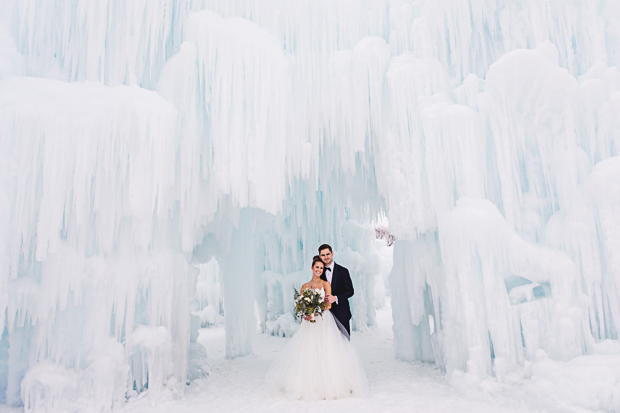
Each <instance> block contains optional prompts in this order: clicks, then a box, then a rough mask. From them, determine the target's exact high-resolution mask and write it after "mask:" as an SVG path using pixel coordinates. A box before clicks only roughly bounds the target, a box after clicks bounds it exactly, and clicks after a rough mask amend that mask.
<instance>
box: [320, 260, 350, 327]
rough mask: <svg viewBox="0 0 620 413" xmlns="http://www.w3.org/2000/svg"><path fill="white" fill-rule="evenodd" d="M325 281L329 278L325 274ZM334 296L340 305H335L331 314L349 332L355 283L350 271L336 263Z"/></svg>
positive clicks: (333, 286)
mask: <svg viewBox="0 0 620 413" xmlns="http://www.w3.org/2000/svg"><path fill="white" fill-rule="evenodd" d="M323 277H325V278H324V280H325V281H327V276H326V275H325V274H323ZM331 286H332V295H334V296H336V297H338V304H336V303H333V304H332V308H331V312H332V314H333V316H334V317H336V318H337V319H338V321H340V323H341V324H342V325H343V326H345V328H346V329H347V331H348V330H349V320H351V307H349V298H351V297H352V296H353V293H354V291H353V282H352V281H351V276H350V275H349V270H347V269H346V268H344V267H343V266H342V265H338V264H337V263H334V274H333V275H332V284H331Z"/></svg>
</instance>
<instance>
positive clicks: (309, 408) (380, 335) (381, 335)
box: [124, 307, 581, 413]
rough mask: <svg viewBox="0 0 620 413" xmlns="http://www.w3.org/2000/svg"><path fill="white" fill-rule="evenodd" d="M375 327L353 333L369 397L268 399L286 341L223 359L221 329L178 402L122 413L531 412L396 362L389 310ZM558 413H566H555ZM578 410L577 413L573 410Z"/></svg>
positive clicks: (267, 341) (133, 406)
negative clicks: (203, 369) (268, 375)
mask: <svg viewBox="0 0 620 413" xmlns="http://www.w3.org/2000/svg"><path fill="white" fill-rule="evenodd" d="M378 321H379V327H378V328H377V329H374V330H370V331H367V332H364V333H354V334H353V338H352V342H353V343H354V345H355V347H356V348H357V350H358V351H359V353H360V355H361V356H362V358H363V360H364V365H365V368H366V371H367V373H368V376H369V379H370V383H371V390H370V394H369V395H368V397H367V398H349V399H345V400H336V401H320V402H314V403H305V402H302V401H298V400H291V399H286V398H284V397H281V396H278V395H273V394H269V393H268V392H267V391H266V390H265V386H264V383H263V378H264V375H265V372H266V371H267V369H268V367H269V365H270V363H271V362H272V360H273V358H274V357H275V356H276V354H277V353H278V351H279V350H280V349H281V348H282V347H283V346H284V345H285V344H286V342H287V339H285V338H279V337H273V336H267V335H262V334H260V335H257V336H256V337H255V342H254V355H252V356H248V357H243V358H237V359H234V360H226V359H224V330H223V328H219V329H210V330H202V332H201V333H202V334H201V337H200V341H201V343H202V344H204V345H205V346H206V347H207V351H208V352H209V357H210V359H211V364H212V367H213V372H212V374H211V376H210V377H209V378H208V379H207V380H203V381H197V382H194V383H193V384H192V385H191V386H190V387H189V388H188V390H187V392H186V395H185V396H184V397H183V398H182V399H180V400H170V401H158V402H157V403H152V402H150V401H148V398H144V399H141V400H133V401H130V402H129V403H128V404H127V405H126V407H125V409H124V410H125V412H127V413H129V412H131V413H142V412H145V413H146V412H149V413H157V412H162V413H163V412H166V413H169V412H175V413H176V412H179V413H180V412H321V413H327V412H349V411H356V412H433V413H434V412H477V413H485V412H489V413H491V412H493V413H499V412H511V413H516V412H532V411H539V410H535V409H531V408H528V407H527V406H526V405H525V403H522V402H518V401H516V400H515V399H514V398H511V397H506V396H503V395H502V392H501V391H500V390H497V391H493V392H482V391H477V392H458V391H455V390H454V389H452V388H451V387H450V386H448V384H446V382H445V379H444V376H443V375H442V374H441V373H440V372H439V371H438V370H437V369H436V368H435V367H434V366H433V365H428V364H423V363H406V362H402V361H398V360H395V359H394V356H393V350H392V330H391V310H390V309H389V307H386V308H384V309H382V310H380V311H379V313H378ZM558 411H567V410H566V409H558ZM572 411H581V410H572Z"/></svg>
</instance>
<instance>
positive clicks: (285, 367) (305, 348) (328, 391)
mask: <svg viewBox="0 0 620 413" xmlns="http://www.w3.org/2000/svg"><path fill="white" fill-rule="evenodd" d="M267 382H268V384H269V385H270V386H272V387H273V388H275V389H276V390H278V391H282V392H284V393H286V394H288V395H290V396H292V397H295V398H297V399H304V400H322V399H339V398H342V397H347V396H350V395H351V394H357V395H361V394H364V393H366V391H367V390H368V379H367V377H366V372H365V371H364V367H363V366H362V362H361V360H360V358H359V357H358V355H357V352H356V351H355V349H354V348H353V346H352V345H351V343H350V342H349V340H348V339H347V338H346V337H345V336H344V335H343V334H342V333H341V332H340V329H339V328H338V326H337V324H336V319H335V318H334V316H333V315H332V313H331V312H330V311H329V310H328V311H325V312H324V313H323V317H317V318H316V322H315V323H310V322H308V321H306V320H303V321H302V322H301V326H300V327H299V329H298V330H297V332H296V333H295V335H294V336H293V337H292V338H291V340H290V342H289V343H288V344H287V345H286V346H285V348H284V349H283V350H282V351H281V353H280V354H278V356H277V357H276V360H275V361H274V362H273V364H272V366H271V368H270V369H269V372H268V373H267Z"/></svg>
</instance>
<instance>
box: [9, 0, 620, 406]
mask: <svg viewBox="0 0 620 413" xmlns="http://www.w3.org/2000/svg"><path fill="white" fill-rule="evenodd" d="M619 24H620V7H618V6H617V5H616V3H615V2H612V1H607V0H596V1H593V2H582V1H577V0H575V1H568V2H566V1H556V0H543V1H540V0H523V1H520V2H508V1H503V0H463V1H460V0H459V1H447V0H446V1H436V0H432V1H431V0H423V1H407V0H372V1H359V0H343V1H331V0H330V1H328V0H319V1H315V0H312V1H310V0H303V1H297V2H288V1H283V0H270V1H254V0H234V1H229V0H158V1H133V2H132V1H122V0H104V1H99V2H92V1H87V0H77V1H69V0H9V1H5V2H2V4H0V106H1V108H2V110H1V111H0V142H1V143H2V145H1V147H2V150H1V152H0V172H1V173H0V263H1V265H0V314H1V315H0V319H1V320H2V323H1V324H0V327H3V334H2V339H1V341H0V401H3V402H6V403H8V404H10V405H11V406H18V405H21V404H22V403H25V404H26V409H28V410H34V409H38V408H41V407H42V408H48V409H52V408H57V409H62V408H64V406H69V405H71V404H73V405H78V406H79V405H80V403H85V400H91V399H92V398H91V397H90V396H88V395H89V394H91V393H90V392H91V391H92V389H95V388H101V387H104V388H105V389H106V391H105V392H102V393H98V396H97V397H99V398H98V399H97V400H98V401H97V402H96V403H97V406H99V407H101V409H102V410H105V409H108V408H111V407H114V406H116V405H117V404H118V403H122V402H123V400H125V398H126V397H131V396H133V395H135V394H136V393H139V392H143V391H145V390H146V389H147V388H148V394H149V397H158V395H162V394H166V393H167V392H171V393H172V394H179V393H180V392H182V389H183V386H184V383H185V382H186V380H188V379H190V380H191V379H193V378H198V377H203V376H204V375H205V374H208V366H207V364H206V363H205V355H204V353H203V352H201V351H200V350H198V349H199V347H197V344H196V342H195V341H196V340H195V335H196V329H197V328H198V326H199V325H200V323H201V320H200V317H203V318H204V321H202V322H203V323H209V322H210V321H209V318H210V317H211V316H210V315H209V314H207V312H208V311H211V313H210V314H211V315H212V316H213V317H211V318H212V319H213V321H215V319H216V318H217V317H215V316H218V315H221V312H222V311H223V314H224V316H225V325H226V334H227V338H226V343H227V344H226V346H227V348H226V354H227V356H228V357H236V356H242V355H246V354H248V353H250V352H251V349H252V336H253V335H254V334H255V333H256V330H257V328H256V325H257V324H258V325H259V326H260V327H259V329H260V330H262V331H263V332H268V333H272V334H280V335H286V334H290V333H291V332H292V330H293V329H294V327H292V324H291V323H290V319H289V320H288V321H287V319H286V314H287V312H288V311H290V306H291V300H290V297H291V295H292V291H290V290H291V288H292V287H293V286H295V285H299V284H301V283H302V282H303V281H305V278H306V277H307V276H308V275H309V272H308V266H309V263H310V259H311V257H312V256H313V255H314V254H315V253H316V248H317V246H318V245H320V244H321V243H324V242H327V243H331V244H332V246H333V247H334V248H335V250H336V252H337V254H336V261H337V262H340V263H341V264H346V265H347V266H348V267H349V268H350V269H351V270H352V272H353V274H352V275H353V278H354V282H355V288H356V295H355V296H354V298H353V299H352V301H351V303H352V307H353V312H354V320H353V326H354V328H355V329H365V328H367V327H368V326H372V325H373V323H374V309H375V308H376V307H377V306H378V305H380V304H381V299H382V295H381V294H383V292H382V291H384V290H382V289H381V288H380V287H377V286H381V282H382V280H383V278H382V277H383V275H384V270H383V269H382V268H383V266H382V265H381V262H382V252H381V249H379V248H377V247H376V245H375V244H374V237H373V236H374V231H373V229H372V227H371V226H369V224H370V222H372V221H373V220H375V219H376V218H377V216H378V215H379V214H380V213H381V212H382V211H384V212H385V213H386V215H387V217H388V219H389V223H390V228H389V230H390V232H391V233H392V234H394V235H395V236H396V239H397V241H396V243H395V245H394V247H393V248H394V257H395V258H394V268H393V270H392V273H391V276H390V286H391V291H392V293H393V297H392V300H393V301H392V304H393V316H394V322H395V324H394V331H395V353H396V356H397V357H400V358H403V359H406V360H415V359H418V360H425V361H433V360H434V361H435V362H436V363H437V364H438V365H439V366H440V367H441V368H443V369H445V370H446V371H447V372H448V373H449V374H453V373H458V374H460V373H459V372H463V373H464V374H469V375H470V376H471V377H477V378H483V377H485V376H487V375H495V376H497V377H502V375H503V374H505V373H507V372H509V371H510V370H511V369H514V368H517V367H518V366H520V365H521V364H522V363H524V360H528V359H531V357H533V354H534V352H536V351H537V350H544V351H545V352H547V353H548V354H549V355H550V356H551V357H553V358H556V359H560V360H566V359H569V358H571V357H574V356H577V355H580V354H584V353H587V352H588V351H589V349H590V347H591V343H593V342H594V341H595V340H601V339H606V338H611V339H617V338H618V322H619V320H620V307H619V303H618V284H619V281H618V280H619V278H618V277H620V270H619V269H618V263H617V262H616V261H617V258H616V255H617V254H614V252H615V251H617V250H618V249H619V248H620V245H619V244H618V239H617V233H618V223H617V218H616V217H617V216H620V215H619V212H620V211H619V208H620V207H619V205H618V200H617V194H618V191H619V189H618V182H617V179H616V177H617V176H618V170H617V163H618V162H617V159H618V148H619V147H620V140H619V139H620V138H619V136H620V134H619V126H620V125H619V124H618V121H617V119H618V112H619V110H620V106H619V105H618V101H619V100H618V99H619V98H618V96H620V95H619V94H618V93H619V88H620V72H619V71H618V67H617V65H618V64H619V63H620V29H619ZM212 260H213V261H212ZM209 262H217V263H218V271H217V274H218V276H217V277H218V278H217V279H218V282H220V283H221V285H222V287H223V295H222V296H220V298H218V297H216V294H212V293H213V292H214V291H217V290H216V289H213V286H215V277H210V278H209V277H206V276H204V274H202V275H201V273H200V269H203V270H204V269H205V268H204V266H205V265H207V263H209ZM197 276H198V284H197ZM208 280H211V281H213V284H209V285H210V287H209V286H205V285H204V283H205V282H211V281H208ZM199 283H203V284H199ZM377 292H379V293H378V294H377ZM221 297H223V299H221ZM220 299H221V306H219V308H218V311H217V313H215V311H213V309H212V310H207V311H206V312H205V311H204V309H209V308H210V307H209V306H215V305H216V303H218V304H219V302H220V301H219V300H220ZM196 300H197V301H196ZM255 310H258V311H257V314H258V318H259V320H258V323H257V320H256V318H255V317H256V315H255ZM192 312H194V313H196V312H197V313H196V314H193V315H192ZM283 317H284V318H283ZM102 365H103V366H112V367H111V370H110V371H108V372H107V373H106V372H103V373H102V372H101V371H100V370H99V368H100V366H102ZM188 370H189V371H190V373H189V374H188V373H187V372H188ZM50 375H56V376H62V377H65V378H66V383H68V384H67V386H60V385H58V384H57V383H51V384H50V382H49V380H46V378H47V377H49V376H50ZM76 378H80V380H81V381H80V383H85V384H81V386H86V387H83V388H76V387H75V386H73V384H74V383H75V379H76ZM95 378H97V380H103V381H101V382H97V381H96V380H95ZM80 395H82V396H80ZM80 397H82V398H80ZM93 397H94V396H93Z"/></svg>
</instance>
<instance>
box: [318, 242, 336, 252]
mask: <svg viewBox="0 0 620 413" xmlns="http://www.w3.org/2000/svg"><path fill="white" fill-rule="evenodd" d="M323 250H329V252H334V251H332V247H330V246H329V245H327V244H323V245H321V246H320V247H319V254H320V253H321V251H323Z"/></svg>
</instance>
